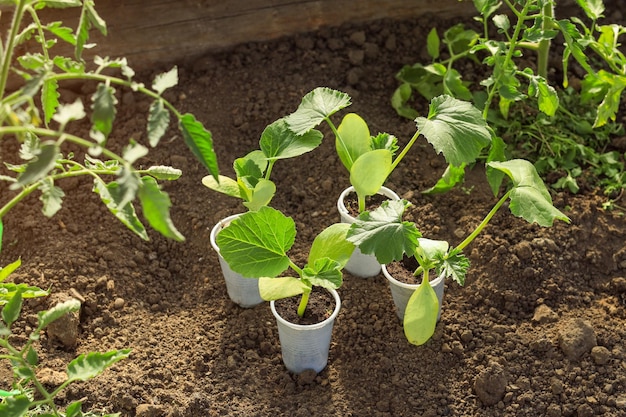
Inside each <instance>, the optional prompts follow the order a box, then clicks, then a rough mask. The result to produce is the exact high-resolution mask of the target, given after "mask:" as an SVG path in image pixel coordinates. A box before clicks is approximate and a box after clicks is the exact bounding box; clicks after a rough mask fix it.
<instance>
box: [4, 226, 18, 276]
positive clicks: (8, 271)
mask: <svg viewBox="0 0 626 417" xmlns="http://www.w3.org/2000/svg"><path fill="white" fill-rule="evenodd" d="M1 225H2V223H0V226H1ZM1 229H2V228H1V227H0V231H1ZM0 237H1V234H0ZM21 265H22V260H21V259H18V260H17V261H14V262H11V263H10V264H8V265H7V266H5V267H4V268H0V282H3V281H4V280H5V279H7V278H8V277H9V275H11V274H12V273H13V271H15V270H16V269H17V268H19V267H20V266H21Z"/></svg>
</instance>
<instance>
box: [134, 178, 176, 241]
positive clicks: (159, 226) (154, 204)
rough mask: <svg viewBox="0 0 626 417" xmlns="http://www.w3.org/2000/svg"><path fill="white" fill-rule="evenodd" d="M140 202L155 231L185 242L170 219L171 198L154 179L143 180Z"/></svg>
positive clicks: (140, 188)
mask: <svg viewBox="0 0 626 417" xmlns="http://www.w3.org/2000/svg"><path fill="white" fill-rule="evenodd" d="M139 201H140V202H141V208H142V209H143V215H144V217H145V218H146V220H148V223H149V224H150V226H151V227H152V228H153V229H154V230H156V231H157V232H159V233H161V234H162V235H163V236H165V237H167V238H170V239H174V240H176V241H178V242H182V241H184V240H185V237H184V236H183V235H182V234H181V233H180V232H179V231H178V230H177V229H176V226H174V222H172V219H171V217H170V207H171V206H172V203H171V201H170V198H169V196H168V195H167V193H166V192H165V191H163V190H161V188H160V187H159V184H157V182H156V180H155V179H154V178H152V177H150V176H145V177H142V178H141V187H139Z"/></svg>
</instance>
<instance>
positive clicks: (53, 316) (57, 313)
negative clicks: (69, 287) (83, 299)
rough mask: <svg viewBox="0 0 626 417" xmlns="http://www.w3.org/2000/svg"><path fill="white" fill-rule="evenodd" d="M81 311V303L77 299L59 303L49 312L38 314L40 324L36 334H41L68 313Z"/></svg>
mask: <svg viewBox="0 0 626 417" xmlns="http://www.w3.org/2000/svg"><path fill="white" fill-rule="evenodd" d="M79 309H80V301H78V300H76V299H75V298H70V299H69V300H67V301H64V302H62V303H58V304H57V305H55V306H54V307H52V308H51V309H49V310H46V311H40V312H39V313H37V317H38V320H39V323H38V325H37V330H36V332H39V331H41V330H43V329H45V328H46V327H48V325H49V324H50V323H52V322H53V321H55V320H58V319H60V318H61V317H63V316H64V315H66V314H68V313H72V312H74V311H78V310H79Z"/></svg>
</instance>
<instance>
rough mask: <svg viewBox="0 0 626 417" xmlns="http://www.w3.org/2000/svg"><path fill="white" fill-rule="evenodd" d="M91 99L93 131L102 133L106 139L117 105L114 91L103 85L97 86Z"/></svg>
mask: <svg viewBox="0 0 626 417" xmlns="http://www.w3.org/2000/svg"><path fill="white" fill-rule="evenodd" d="M91 99H92V109H93V113H92V114H91V123H92V124H93V130H95V131H96V132H100V133H102V134H103V135H104V137H105V138H106V137H108V136H109V134H110V133H111V130H113V121H114V120H115V113H116V110H115V105H116V104H117V98H115V89H114V88H113V87H111V86H108V85H106V84H103V83H101V84H98V88H97V89H96V92H95V93H94V94H93V96H92V97H91Z"/></svg>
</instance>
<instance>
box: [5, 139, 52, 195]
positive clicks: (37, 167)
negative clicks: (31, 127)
mask: <svg viewBox="0 0 626 417" xmlns="http://www.w3.org/2000/svg"><path fill="white" fill-rule="evenodd" d="M58 156H59V146H58V145H57V144H56V142H44V143H43V144H41V146H40V148H39V152H38V154H37V157H36V158H35V159H33V160H31V161H30V162H29V163H28V164H27V165H26V170H24V172H23V173H22V174H21V175H20V176H19V177H18V178H17V181H16V182H14V183H13V184H11V186H10V188H11V189H12V190H16V189H18V188H20V187H23V186H27V185H30V184H33V183H35V182H37V181H39V180H40V179H42V178H44V177H45V176H46V175H48V173H49V172H50V171H51V170H52V169H53V168H54V167H55V165H56V161H57V158H58Z"/></svg>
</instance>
